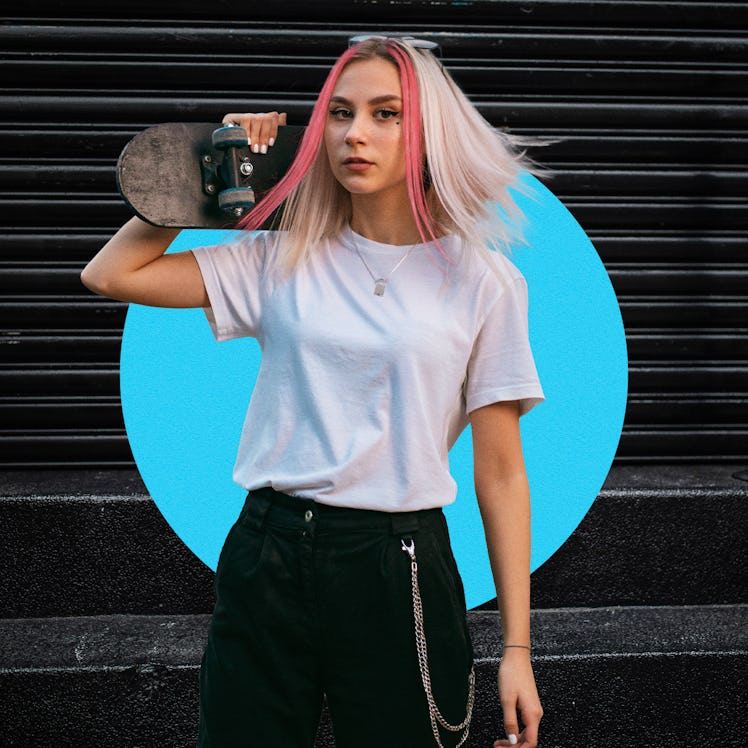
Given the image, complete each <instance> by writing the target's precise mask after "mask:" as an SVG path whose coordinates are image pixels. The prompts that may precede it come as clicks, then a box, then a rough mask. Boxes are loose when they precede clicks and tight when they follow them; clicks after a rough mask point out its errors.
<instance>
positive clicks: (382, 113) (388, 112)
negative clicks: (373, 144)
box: [375, 109, 400, 119]
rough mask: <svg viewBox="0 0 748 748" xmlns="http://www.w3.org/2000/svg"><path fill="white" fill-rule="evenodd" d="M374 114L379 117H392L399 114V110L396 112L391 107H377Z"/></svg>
mask: <svg viewBox="0 0 748 748" xmlns="http://www.w3.org/2000/svg"><path fill="white" fill-rule="evenodd" d="M375 114H376V116H377V117H379V119H392V118H393V117H399V116H400V112H396V111H394V110H392V109H377V111H376V112H375Z"/></svg>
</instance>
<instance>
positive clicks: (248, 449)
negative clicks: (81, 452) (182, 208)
mask: <svg viewBox="0 0 748 748" xmlns="http://www.w3.org/2000/svg"><path fill="white" fill-rule="evenodd" d="M432 46H434V45H431V44H429V43H428V42H422V41H420V40H414V39H410V38H383V37H376V38H369V39H366V40H363V41H360V42H358V43H355V44H354V45H353V46H352V47H351V48H350V49H349V50H348V51H347V52H346V53H344V54H343V55H342V56H341V58H340V59H339V60H338V61H337V63H336V64H335V66H334V67H333V69H332V70H331V72H330V74H329V77H328V79H327V81H326V83H325V85H324V88H323V89H322V92H321V94H320V96H319V100H318V101H317V103H316V106H315V108H314V111H313V114H312V117H311V120H310V123H309V126H308V127H307V130H306V133H305V136H304V139H303V141H302V143H301V145H300V147H299V152H298V154H297V157H296V160H295V162H294V164H293V165H292V167H291V169H290V171H289V172H288V174H287V176H286V177H285V178H284V179H283V180H282V181H281V182H280V183H279V184H278V185H277V186H276V187H275V188H274V189H273V190H271V191H270V192H269V193H268V195H267V196H266V197H265V199H264V200H263V201H262V202H260V203H258V206H257V207H256V208H255V209H253V210H252V211H251V212H250V213H249V214H248V216H247V217H246V219H245V220H244V222H243V228H246V229H256V228H258V227H260V226H262V225H263V222H264V221H265V220H266V219H267V218H268V217H269V216H270V214H271V212H272V211H273V210H274V209H275V208H277V207H278V206H280V205H281V204H282V205H283V208H282V213H281V218H280V220H279V223H278V230H277V231H271V232H254V231H252V232H250V231H247V232H246V233H245V234H244V235H242V238H240V239H238V240H236V241H232V242H230V243H227V244H225V245H219V246H216V247H205V248H201V249H199V250H194V251H191V252H184V253H177V254H169V255H165V254H164V251H165V249H166V247H167V246H168V244H169V243H170V241H171V240H172V238H173V237H174V235H175V233H176V232H174V231H169V230H164V229H158V228H154V227H152V226H148V225H146V224H144V223H143V222H141V221H140V220H138V219H132V220H131V221H130V222H129V223H127V224H126V225H125V226H124V227H123V228H122V229H120V231H119V232H118V233H117V234H116V235H115V236H114V237H113V238H112V240H111V241H110V242H109V243H108V244H107V245H106V246H105V247H104V248H103V249H102V250H101V251H100V252H99V253H98V254H97V255H96V257H95V258H94V259H93V260H92V261H91V262H90V264H89V265H88V266H87V267H86V269H85V270H84V272H83V275H82V278H83V282H84V283H85V284H86V285H87V286H88V287H89V288H91V289H92V290H94V291H96V292H97V293H101V294H104V295H106V296H110V297H112V298H116V299H121V300H125V301H131V302H137V303H140V304H149V305H154V306H167V307H204V308H205V310H206V315H207V318H208V321H209V323H210V325H211V328H212V330H213V332H214V334H215V336H216V337H217V338H218V339H219V340H224V339H228V338H233V337H237V336H243V335H249V336H254V337H256V338H257V339H258V341H259V343H260V345H261V348H262V365H261V369H260V373H259V376H258V378H257V382H256V385H255V390H254V393H253V396H252V400H251V403H250V407H249V412H248V414H247V419H246V422H245V426H244V430H243V433H242V437H241V442H240V446H239V453H238V457H237V461H236V466H235V472H234V479H235V480H236V481H237V482H238V483H239V484H241V485H242V486H244V487H245V488H247V489H248V492H249V493H248V497H247V501H246V503H245V505H244V508H243V509H242V512H241V514H240V517H239V519H238V520H237V522H236V524H235V525H234V526H233V527H232V529H231V531H230V532H229V535H228V537H227V539H226V542H225V545H224V547H223V550H222V552H221V557H220V560H219V564H218V569H217V575H216V591H217V601H216V607H215V611H214V614H213V619H212V622H211V628H210V634H209V641H208V645H207V649H206V652H205V656H204V658H203V663H202V668H201V704H200V706H201V720H200V738H199V744H200V745H201V746H203V748H207V747H208V746H210V747H211V748H217V747H218V746H220V747H221V748H224V747H225V748H228V747H229V746H230V747H231V748H237V747H238V746H263V747H264V746H282V747H283V748H295V747H297V746H299V747H300V746H312V745H313V742H314V735H315V731H316V728H317V723H318V719H319V714H320V708H321V704H322V699H323V695H324V696H325V697H326V699H327V703H328V707H329V710H330V714H331V718H332V722H333V727H334V731H335V738H336V744H337V745H338V747H339V748H351V747H352V746H356V747H357V748H362V747H363V748H366V747H368V746H371V747H372V748H373V747H374V746H377V748H382V747H383V746H387V747H388V748H392V747H403V748H404V747H405V746H409V747H412V746H415V747H416V748H421V747H423V748H426V747H427V746H435V745H440V746H441V745H443V746H456V745H462V744H463V743H464V742H465V740H466V738H467V734H468V728H469V722H470V716H471V712H472V708H473V698H474V673H473V667H472V648H471V643H470V638H469V634H468V630H467V626H466V621H465V599H464V593H463V589H462V583H461V580H460V577H459V574H458V571H457V568H456V566H455V562H454V558H453V556H452V553H451V550H450V545H449V538H448V535H447V528H446V524H445V521H444V516H443V513H442V509H441V508H442V507H443V506H444V505H446V504H449V503H451V502H452V501H453V500H454V498H455V494H456V486H455V482H454V480H453V479H452V478H451V476H450V474H449V466H448V459H447V454H448V451H449V448H450V447H451V445H452V444H453V443H454V441H455V440H456V438H457V436H458V435H459V433H460V432H461V431H462V430H463V429H464V427H465V426H466V425H467V423H468V422H469V423H470V424H471V427H472V436H473V449H474V466H475V486H476V493H477V499H478V502H479V505H480V511H481V516H482V519H483V523H484V528H485V536H486V542H487V547H488V552H489V556H490V560H491V566H492V570H493V574H494V579H495V584H496V592H497V597H498V603H499V610H500V617H501V624H502V628H503V641H504V645H503V652H502V657H501V664H500V667H499V672H498V687H499V695H500V701H501V708H502V710H503V723H504V729H505V731H506V738H505V739H501V740H497V741H496V742H495V743H494V745H495V746H504V745H520V746H526V747H527V748H530V747H532V746H535V745H536V743H537V732H538V724H539V721H540V718H541V715H542V710H541V707H540V702H539V699H538V694H537V690H536V687H535V681H534V677H533V672H532V667H531V663H530V624H529V621H530V615H529V613H530V611H529V599H530V596H529V563H530V502H529V490H528V483H527V477H526V474H525V468H524V464H523V458H522V449H521V443H520V431H519V417H520V415H522V414H523V413H525V412H526V411H527V410H529V408H530V407H532V406H533V405H534V404H535V403H537V402H539V401H540V400H542V397H543V395H542V391H541V388H540V385H539V383H538V379H537V375H536V371H535V366H534V363H533V359H532V354H531V352H530V347H529V343H528V336H527V295H526V285H525V282H524V279H523V278H522V276H521V275H520V273H519V272H518V271H517V270H516V269H515V268H514V266H513V265H512V264H511V263H510V262H509V261H508V260H507V259H506V258H505V256H504V255H503V254H502V253H501V252H497V251H491V250H490V249H489V245H493V247H494V249H495V248H501V247H502V246H505V244H506V243H507V242H508V241H509V239H510V238H511V237H510V232H509V230H508V228H507V226H506V225H505V224H504V223H502V221H501V219H500V218H499V214H498V212H497V211H496V208H495V203H498V204H499V205H501V206H502V207H503V208H504V211H503V215H507V214H508V215H511V214H513V213H515V212H516V209H515V208H514V204H513V203H512V200H511V197H510V194H509V192H508V191H507V187H508V186H509V185H510V184H511V183H512V182H513V180H514V179H515V177H516V175H517V174H518V172H519V170H520V168H521V167H522V165H523V161H522V157H521V156H520V155H519V154H518V152H517V150H516V141H513V140H512V139H510V138H509V137H508V136H506V135H502V134H500V133H498V132H497V131H495V130H494V129H493V128H491V127H490V126H489V125H488V123H487V122H486V121H485V120H484V119H483V118H482V117H481V116H480V115H479V114H478V112H477V111H476V110H475V108H474V107H473V106H472V105H471V104H470V103H469V102H468V100H467V99H466V97H465V96H464V95H463V94H462V92H461V91H460V90H459V88H458V87H457V86H456V85H455V83H454V82H453V81H452V79H451V78H450V76H449V75H448V74H447V72H446V71H445V70H444V69H443V68H442V66H441V64H440V63H439V61H438V60H437V59H436V57H435V56H434V55H433V54H432V52H431V51H430V49H429V47H432ZM224 121H225V122H234V123H236V124H240V125H242V126H244V127H245V128H246V129H247V130H248V134H249V138H250V142H251V146H252V148H253V150H255V151H256V152H257V151H260V152H267V149H268V148H270V147H272V145H273V142H274V138H275V136H276V135H277V128H278V126H279V125H283V124H285V115H282V114H280V115H279V114H277V113H272V114H230V115H227V116H226V118H225V119H224ZM518 712H519V715H521V724H520V719H519V718H518Z"/></svg>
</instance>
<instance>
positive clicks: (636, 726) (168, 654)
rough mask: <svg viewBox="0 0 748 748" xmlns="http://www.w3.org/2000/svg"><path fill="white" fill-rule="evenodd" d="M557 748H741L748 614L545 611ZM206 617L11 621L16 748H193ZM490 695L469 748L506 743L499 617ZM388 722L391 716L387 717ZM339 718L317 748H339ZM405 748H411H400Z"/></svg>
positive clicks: (491, 616)
mask: <svg viewBox="0 0 748 748" xmlns="http://www.w3.org/2000/svg"><path fill="white" fill-rule="evenodd" d="M532 617H533V661H534V667H535V672H536V678H537V681H538V687H539V691H540V693H541V699H542V701H543V706H544V709H545V713H546V714H545V717H544V719H543V722H542V732H541V742H540V745H541V746H543V748H568V747H569V746H573V745H584V746H594V748H608V747H610V748H613V746H615V748H620V746H634V745H640V744H645V745H650V746H656V747H657V748H671V747H672V748H689V746H694V747H695V746H702V745H704V744H710V743H711V742H712V741H713V740H714V741H715V744H718V745H720V746H727V747H728V748H729V747H735V748H738V746H743V745H744V744H745V743H744V737H745V733H746V728H747V727H748V725H746V718H745V711H744V709H742V708H741V704H742V699H743V696H744V693H745V685H746V684H745V662H746V653H747V652H748V626H746V623H748V606H739V605H729V606H693V607H691V606H680V607H677V606H676V607H667V606H663V607H607V608H565V609H556V610H537V611H533V614H532ZM208 622H209V616H206V615H178V616H177V615H171V616H165V615H149V616H142V615H119V616H87V617H70V618H31V619H15V620H2V621H0V690H1V692H2V693H3V699H2V700H0V723H1V724H2V725H3V732H2V735H3V738H2V741H0V742H2V745H4V746H5V745H7V746H19V747H22V748H36V747H37V746H39V747H41V746H45V747H46V746H50V745H58V746H71V747H74V748H89V747H90V746H101V748H110V747H111V748H119V747H122V748H139V747H142V748H151V746H170V747H172V746H174V747H175V748H180V747H181V746H191V745H194V743H195V735H196V729H197V703H198V702H197V699H198V685H197V684H198V670H199V662H200V658H201V656H202V651H203V647H204V645H205V640H206V632H207V627H208ZM469 623H470V630H471V634H472V637H473V643H474V649H475V656H476V671H477V692H476V705H475V710H474V717H473V724H472V728H471V733H470V738H469V740H468V742H467V744H466V746H467V748H478V746H480V747H481V748H486V746H490V745H491V741H492V740H493V739H495V738H496V737H497V736H498V735H499V732H498V730H499V728H498V723H499V717H498V715H499V710H498V702H497V691H496V681H495V677H496V668H497V665H498V660H497V657H496V653H497V652H499V651H500V646H501V642H500V636H499V625H498V617H497V614H496V613H495V612H489V611H473V612H470V613H469ZM383 717H386V715H383ZM331 736H332V732H331V726H330V723H329V718H328V716H327V714H326V713H325V714H324V716H323V720H322V722H321V724H320V729H319V733H318V739H317V748H332V746H333V745H334V742H333V740H332V737H331ZM392 746H393V748H399V746H398V745H397V743H396V740H395V738H394V737H393V743H392Z"/></svg>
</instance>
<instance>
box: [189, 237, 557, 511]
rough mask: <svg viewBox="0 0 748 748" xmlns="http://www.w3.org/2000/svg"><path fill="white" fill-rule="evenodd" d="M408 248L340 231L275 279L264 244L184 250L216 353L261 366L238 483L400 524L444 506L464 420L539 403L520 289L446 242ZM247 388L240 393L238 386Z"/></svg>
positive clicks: (517, 282)
mask: <svg viewBox="0 0 748 748" xmlns="http://www.w3.org/2000/svg"><path fill="white" fill-rule="evenodd" d="M354 238H355V242H356V244H357V246H358V249H359V250H360V252H361V254H362V255H363V256H364V258H365V259H366V262H367V263H368V265H369V267H370V268H371V270H372V272H373V273H374V274H375V275H376V276H377V277H378V276H379V275H380V274H381V275H383V276H386V275H387V274H388V273H389V271H390V270H391V269H392V268H393V267H394V266H395V264H396V263H397V262H398V260H399V259H400V258H401V257H402V256H403V254H404V253H405V252H406V251H407V247H401V246H392V245H387V244H380V243H378V242H374V241H370V240H368V239H366V238H364V237H362V236H358V235H355V234H354V233H353V232H352V231H351V230H350V229H347V230H345V231H344V232H343V234H342V235H341V236H340V237H338V239H337V240H334V241H328V242H324V243H323V244H322V245H321V246H320V247H318V248H317V250H316V251H315V252H314V254H313V256H312V258H311V259H310V260H309V262H307V263H304V264H301V265H300V266H299V267H298V268H297V269H296V270H294V272H293V273H292V274H290V275H289V276H287V277H286V278H282V277H279V276H277V275H275V274H272V273H270V272H268V271H267V269H266V256H268V253H269V250H270V249H271V248H272V241H273V235H271V234H268V233H267V232H258V233H253V234H246V235H244V236H243V237H242V238H240V239H239V240H237V241H235V242H232V243H228V244H223V245H218V246H215V247H202V248H200V249H196V250H193V252H194V255H195V257H196V259H197V262H198V265H199V267H200V271H201V273H202V276H203V279H204V281H205V287H206V290H207V293H208V297H209V299H210V305H211V306H210V307H209V308H207V309H206V310H205V312H206V315H207V318H208V321H209V323H210V326H211V329H212V330H213V334H214V335H215V337H216V339H217V340H219V341H220V340H229V339H231V338H237V337H242V336H252V337H255V338H257V340H258V342H259V344H260V347H261V350H262V362H261V365H260V371H259V374H258V376H257V381H256V383H255V388H254V392H253V394H252V399H251V402H250V405H249V410H248V412H247V417H246V420H245V423H244V427H243V431H242V435H241V440H240V444H239V451H238V455H237V459H236V465H235V467H234V480H235V481H236V482H237V483H238V484H239V485H241V486H243V487H244V488H246V489H255V488H260V487H263V486H271V487H272V488H274V489H276V490H277V491H282V492H284V493H289V494H292V495H295V496H301V497H305V498H312V499H315V500H316V501H319V502H321V503H323V504H332V505H337V506H347V507H358V508H364V509H378V510H383V511H409V510H414V509H426V508H430V507H437V506H444V505H445V504H449V503H451V502H453V501H454V499H455V495H456V484H455V481H454V479H453V478H452V476H451V475H450V473H449V464H448V454H447V453H448V452H449V449H450V448H451V446H452V445H453V444H454V442H455V440H456V439H457V437H458V436H459V434H460V432H461V431H462V430H463V429H464V428H465V426H466V425H467V423H468V413H469V412H470V411H472V410H474V409H475V408H479V407H481V406H483V405H487V404H489V403H493V402H498V401H501V400H520V401H521V412H522V413H525V412H527V411H528V410H529V409H530V408H531V407H532V406H533V405H535V404H536V403H538V402H540V401H541V400H542V399H543V392H542V389H541V387H540V383H539V381H538V376H537V372H536V370H535V364H534V361H533V357H532V352H531V351H530V344H529V340H528V329H527V286H526V283H525V280H524V278H523V277H522V275H521V273H520V272H519V271H518V270H517V269H516V268H515V267H514V265H512V263H511V262H510V261H509V260H508V259H507V258H506V257H504V256H503V255H501V254H499V253H493V255H494V261H495V264H496V269H497V271H498V272H494V271H492V269H491V268H490V267H489V265H488V263H487V262H486V261H485V259H483V258H482V257H481V256H479V255H478V254H477V253H475V252H467V251H464V250H463V248H462V242H461V240H459V239H458V238H456V237H446V238H444V239H442V240H441V244H442V247H443V249H444V250H445V251H446V252H447V255H448V256H449V257H450V258H452V259H453V260H454V263H453V264H450V263H448V262H446V261H445V260H444V258H443V257H442V255H441V254H440V253H439V250H438V249H437V248H435V247H434V246H433V245H417V246H416V247H415V248H414V249H413V251H412V252H411V253H410V255H409V256H408V258H407V259H406V260H405V261H404V262H403V264H402V265H401V266H400V267H399V268H398V269H397V270H396V271H395V272H394V273H393V274H392V276H391V278H390V279H389V282H388V284H387V289H386V292H385V294H384V296H376V295H375V294H374V281H373V280H372V278H371V276H370V274H369V272H368V271H367V269H366V267H365V266H364V263H363V262H362V260H361V257H359V256H358V254H357V253H356V250H355V245H354ZM248 386H249V383H248Z"/></svg>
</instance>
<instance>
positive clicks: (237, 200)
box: [218, 187, 255, 215]
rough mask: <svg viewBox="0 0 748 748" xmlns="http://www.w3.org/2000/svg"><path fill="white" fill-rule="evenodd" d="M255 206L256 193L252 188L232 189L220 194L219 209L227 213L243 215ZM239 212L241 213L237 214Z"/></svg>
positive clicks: (222, 191)
mask: <svg viewBox="0 0 748 748" xmlns="http://www.w3.org/2000/svg"><path fill="white" fill-rule="evenodd" d="M254 205H255V192H254V190H253V189H252V188H251V187H230V188H229V189H227V190H221V192H219V193H218V207H219V208H220V209H221V210H223V211H226V212H227V213H233V214H234V215H241V213H243V212H244V211H245V210H249V209H250V208H254ZM237 210H239V211H241V212H240V213H237Z"/></svg>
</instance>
